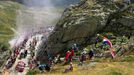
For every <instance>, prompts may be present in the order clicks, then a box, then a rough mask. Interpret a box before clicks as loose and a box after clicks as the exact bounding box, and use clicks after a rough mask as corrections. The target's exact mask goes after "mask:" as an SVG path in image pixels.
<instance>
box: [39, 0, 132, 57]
mask: <svg viewBox="0 0 134 75" xmlns="http://www.w3.org/2000/svg"><path fill="white" fill-rule="evenodd" d="M133 24H134V5H133V3H131V4H129V5H127V4H125V3H118V2H111V0H109V1H105V0H96V2H94V1H93V0H83V1H82V2H81V3H79V4H78V5H76V6H72V7H70V8H68V9H66V10H65V11H64V13H63V15H62V17H61V19H60V21H59V22H58V23H57V25H56V28H55V30H54V32H53V33H52V35H50V37H49V39H48V41H47V44H46V43H45V44H44V45H43V46H42V48H41V49H40V51H39V52H38V57H39V58H40V60H46V58H47V57H46V54H45V53H46V51H47V52H48V54H50V55H53V54H56V53H59V52H62V53H63V52H64V51H66V50H67V48H69V47H70V45H72V44H73V43H77V44H79V45H80V46H81V47H84V46H86V45H88V44H92V43H93V42H94V41H95V39H93V37H94V36H95V35H96V34H97V33H101V32H113V33H114V34H116V35H126V36H131V35H134V25H133Z"/></svg>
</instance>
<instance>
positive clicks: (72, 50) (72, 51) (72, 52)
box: [70, 49, 74, 61]
mask: <svg viewBox="0 0 134 75" xmlns="http://www.w3.org/2000/svg"><path fill="white" fill-rule="evenodd" d="M70 52H71V54H70V61H72V58H73V56H74V49H71V51H70Z"/></svg>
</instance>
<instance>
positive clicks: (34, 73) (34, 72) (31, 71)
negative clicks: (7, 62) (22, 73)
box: [26, 70, 36, 75]
mask: <svg viewBox="0 0 134 75" xmlns="http://www.w3.org/2000/svg"><path fill="white" fill-rule="evenodd" d="M26 75H36V71H35V70H29V71H28V73H27V74H26Z"/></svg>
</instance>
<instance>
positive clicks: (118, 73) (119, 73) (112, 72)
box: [107, 70, 122, 75]
mask: <svg viewBox="0 0 134 75" xmlns="http://www.w3.org/2000/svg"><path fill="white" fill-rule="evenodd" d="M107 75H122V73H121V72H119V71H118V70H117V71H116V70H111V72H109V73H108V74H107Z"/></svg>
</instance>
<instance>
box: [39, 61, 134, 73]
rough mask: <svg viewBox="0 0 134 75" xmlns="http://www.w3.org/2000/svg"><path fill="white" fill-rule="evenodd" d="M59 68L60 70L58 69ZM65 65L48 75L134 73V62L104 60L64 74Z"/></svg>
mask: <svg viewBox="0 0 134 75" xmlns="http://www.w3.org/2000/svg"><path fill="white" fill-rule="evenodd" d="M57 69H58V70H57ZM64 69H65V67H63V66H57V68H55V69H54V70H56V72H53V71H52V73H47V75H134V63H133V62H103V63H97V64H96V65H95V66H92V67H88V68H83V69H80V70H79V69H78V68H76V67H75V71H73V72H69V73H66V74H63V73H62V72H63V70H64ZM37 75H46V74H37Z"/></svg>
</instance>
